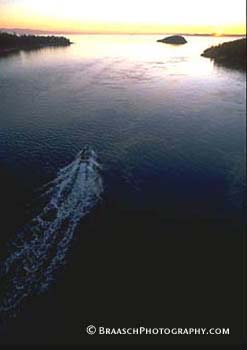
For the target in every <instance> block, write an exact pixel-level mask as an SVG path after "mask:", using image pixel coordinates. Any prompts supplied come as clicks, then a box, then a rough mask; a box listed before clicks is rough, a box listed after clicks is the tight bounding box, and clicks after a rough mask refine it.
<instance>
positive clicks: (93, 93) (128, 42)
mask: <svg viewBox="0 0 247 350" xmlns="http://www.w3.org/2000/svg"><path fill="white" fill-rule="evenodd" d="M159 38H160V37H159V36H134V35H132V36H131V35H129V36H103V35H102V36H97V35H91V36H90V35H89V36H72V37H71V40H72V41H73V42H74V45H72V46H70V47H67V48H55V49H53V48H48V49H42V50H38V51H31V52H21V53H20V54H17V55H15V56H11V57H5V58H1V59H0V98H1V100H0V115H1V117H0V160H1V163H0V164H1V169H2V177H3V180H2V182H1V186H2V187H3V189H4V190H5V191H7V192H8V198H7V199H6V197H5V198H2V199H1V201H2V202H3V204H2V205H3V207H4V212H5V216H6V215H7V216H8V215H12V216H13V215H17V216H21V214H20V213H22V210H23V205H24V203H25V202H27V198H26V196H27V197H28V195H27V194H30V193H31V192H32V191H35V190H36V189H37V188H38V187H39V186H40V185H42V184H44V183H45V182H47V181H48V180H50V179H52V178H53V177H54V176H55V174H56V172H57V171H58V170H59V169H60V168H61V167H63V166H65V165H66V164H67V163H69V162H71V161H72V160H73V159H74V157H75V155H76V153H77V152H78V151H80V150H81V149H82V148H83V146H84V145H85V144H89V145H91V146H92V148H93V149H94V150H95V152H96V153H97V154H98V157H99V160H100V163H101V164H102V165H103V180H104V196H105V200H110V201H111V202H112V203H114V204H113V205H115V206H117V207H119V208H120V209H124V208H127V209H133V210H138V209H145V210H146V209H147V210H153V209H155V210H156V209H157V210H162V212H163V215H164V217H165V218H169V217H175V218H179V217H189V218H191V217H193V218H194V217H216V218H221V217H222V216H223V217H224V216H228V217H229V215H230V216H231V215H235V214H238V213H239V210H240V208H241V205H242V202H241V201H242V199H241V197H242V194H241V193H242V185H241V183H242V180H243V168H244V144H245V75H244V73H242V72H239V71H234V70H230V69H225V68H222V67H219V66H215V65H214V64H213V62H211V61H210V60H209V59H206V58H203V57H200V54H201V53H202V51H203V50H204V49H206V48H207V47H209V46H211V45H215V44H218V43H220V42H224V41H227V40H233V39H232V38H229V37H228V38H217V37H188V38H187V39H188V44H187V45H184V46H177V47H176V46H172V45H163V44H159V43H156V40H157V39H159ZM24 189H25V190H24ZM31 197H32V195H31ZM29 199H30V198H29ZM6 201H7V202H8V203H7V204H8V205H6ZM16 203H19V204H16ZM20 203H21V204H20ZM14 207H15V209H16V210H15V213H16V214H14V213H13V209H14ZM11 212H12V214H11Z"/></svg>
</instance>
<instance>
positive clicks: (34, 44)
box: [0, 32, 72, 55]
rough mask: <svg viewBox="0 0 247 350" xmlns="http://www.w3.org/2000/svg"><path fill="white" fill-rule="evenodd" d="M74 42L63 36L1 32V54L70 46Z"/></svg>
mask: <svg viewBox="0 0 247 350" xmlns="http://www.w3.org/2000/svg"><path fill="white" fill-rule="evenodd" d="M71 44H72V43H71V42H70V40H69V39H67V38H65V37H63V36H54V35H53V36H35V35H17V34H10V33H5V32H0V55H5V54H9V53H12V52H16V51H20V50H32V49H39V48H43V47H48V46H50V47H51V46H53V47H58V46H69V45H71Z"/></svg>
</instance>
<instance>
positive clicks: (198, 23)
mask: <svg viewBox="0 0 247 350" xmlns="http://www.w3.org/2000/svg"><path fill="white" fill-rule="evenodd" d="M245 6H246V5H245V0H235V1H233V0H228V1H227V2H226V1H225V0H207V1H204V2H201V1H199V0H173V1H170V0H124V1H120V0H42V1H41V0H35V1H34V0H8V1H6V0H4V1H3V0H0V28H1V27H2V28H22V29H24V28H27V29H39V30H44V31H54V32H61V33H62V32H66V33H79V32H80V33H103V34H104V33H119V34H124V33H136V34H142V33H150V34H161V33H191V34H193V33H198V34H208V33H209V34H211V33H215V34H216V35H222V34H240V35H243V34H245V32H246V23H245V21H246V20H245ZM178 9H179V11H178Z"/></svg>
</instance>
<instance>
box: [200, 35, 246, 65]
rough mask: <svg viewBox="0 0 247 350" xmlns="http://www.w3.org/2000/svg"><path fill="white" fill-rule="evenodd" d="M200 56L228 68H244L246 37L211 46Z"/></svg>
mask: <svg viewBox="0 0 247 350" xmlns="http://www.w3.org/2000/svg"><path fill="white" fill-rule="evenodd" d="M202 56H203V57H208V58H211V59H213V60H214V62H215V63H217V64H220V65H223V66H226V67H229V68H236V69H241V70H246V38H242V39H238V40H234V41H230V42H226V43H223V44H220V45H218V46H212V47H210V48H208V49H207V50H205V51H204V52H203V53H202Z"/></svg>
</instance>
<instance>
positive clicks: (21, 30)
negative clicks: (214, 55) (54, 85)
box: [0, 28, 245, 37]
mask: <svg viewBox="0 0 247 350" xmlns="http://www.w3.org/2000/svg"><path fill="white" fill-rule="evenodd" d="M0 32H8V33H16V34H33V35H42V34H46V35H53V34H55V35H59V34H63V35H71V34H105V33H100V32H82V31H73V32H71V31H67V30H64V31H62V30H53V31H51V30H45V29H43V30H41V29H29V28H0ZM112 34H120V33H112ZM126 34H132V35H137V34H146V35H148V34H152V35H162V34H166V35H176V34H177V33H134V32H132V33H126ZM179 34H180V35H185V36H218V34H217V33H206V34H200V33H179ZM221 36H232V37H239V36H245V34H222V35H221Z"/></svg>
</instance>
